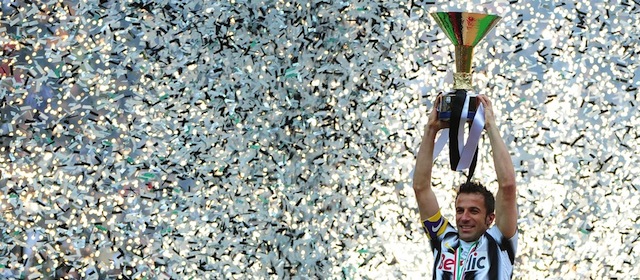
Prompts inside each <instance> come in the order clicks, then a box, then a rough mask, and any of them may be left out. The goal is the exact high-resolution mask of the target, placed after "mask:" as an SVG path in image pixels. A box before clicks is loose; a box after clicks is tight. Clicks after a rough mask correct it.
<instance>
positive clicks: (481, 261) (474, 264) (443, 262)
mask: <svg viewBox="0 0 640 280" xmlns="http://www.w3.org/2000/svg"><path fill="white" fill-rule="evenodd" d="M463 265H464V271H476V270H484V269H488V268H489V258H488V257H487V252H478V251H475V252H472V253H471V254H470V256H469V259H468V260H467V261H466V262H464V263H463ZM438 269H439V270H443V271H448V272H451V273H453V271H454V270H455V269H456V262H455V256H454V255H453V254H450V253H442V254H441V256H440V263H439V264H438Z"/></svg>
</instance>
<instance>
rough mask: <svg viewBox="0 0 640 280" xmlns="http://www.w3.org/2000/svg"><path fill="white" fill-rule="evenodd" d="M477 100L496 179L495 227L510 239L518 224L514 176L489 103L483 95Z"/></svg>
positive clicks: (509, 157)
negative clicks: (489, 144) (483, 118)
mask: <svg viewBox="0 0 640 280" xmlns="http://www.w3.org/2000/svg"><path fill="white" fill-rule="evenodd" d="M478 99H479V100H480V102H481V103H482V105H483V106H484V108H485V109H484V110H485V130H486V131H487V135H488V136H489V142H490V143H491V150H492V154H493V165H494V167H495V170H496V175H497V178H498V193H497V194H496V225H497V226H498V229H500V232H502V235H504V236H505V237H506V238H511V237H513V236H514V235H515V234H516V230H517V223H518V207H517V205H516V200H517V197H518V195H517V193H516V174H515V171H514V169H513V162H512V161H511V155H509V151H508V150H507V145H506V144H505V143H504V140H503V139H502V137H501V136H500V130H499V129H498V127H497V125H496V122H495V116H494V114H493V107H492V105H491V101H490V100H489V99H488V98H487V97H486V96H484V95H480V96H478Z"/></svg>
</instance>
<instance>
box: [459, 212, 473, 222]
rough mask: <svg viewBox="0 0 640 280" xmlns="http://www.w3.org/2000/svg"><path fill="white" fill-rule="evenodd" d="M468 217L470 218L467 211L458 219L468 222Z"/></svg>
mask: <svg viewBox="0 0 640 280" xmlns="http://www.w3.org/2000/svg"><path fill="white" fill-rule="evenodd" d="M470 217H471V216H470V215H469V211H464V212H462V216H461V217H460V219H461V220H464V221H468V220H469V219H470Z"/></svg>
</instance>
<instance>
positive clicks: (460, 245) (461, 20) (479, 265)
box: [413, 12, 518, 280]
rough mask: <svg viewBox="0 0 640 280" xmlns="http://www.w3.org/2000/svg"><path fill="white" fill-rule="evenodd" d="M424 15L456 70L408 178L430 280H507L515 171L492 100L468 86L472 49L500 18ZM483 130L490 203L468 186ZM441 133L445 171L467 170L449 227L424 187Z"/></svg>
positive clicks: (513, 241)
mask: <svg viewBox="0 0 640 280" xmlns="http://www.w3.org/2000/svg"><path fill="white" fill-rule="evenodd" d="M431 15H432V16H433V17H434V18H435V20H436V21H437V22H438V24H439V26H440V27H441V28H442V30H443V31H444V32H445V33H446V34H447V36H448V37H449V39H451V41H452V42H453V43H454V45H455V50H456V70H457V72H456V73H455V74H454V92H452V93H448V94H446V95H440V96H438V98H437V100H436V102H435V103H436V105H435V108H434V109H432V110H431V112H430V114H429V120H428V123H427V125H426V126H425V131H424V135H423V137H422V144H421V146H420V150H419V152H418V156H417V161H416V166H415V171H414V177H413V188H414V191H415V194H416V199H417V202H418V208H419V211H420V219H421V221H422V225H423V227H424V229H425V231H426V233H427V235H428V237H429V240H430V245H431V249H432V251H433V255H434V258H435V259H434V266H433V271H432V274H433V279H454V280H458V279H491V280H494V279H510V278H511V276H512V274H513V266H514V262H515V254H516V250H517V240H518V235H517V216H518V213H517V206H516V198H517V194H516V182H515V171H514V168H513V163H512V161H511V157H510V155H509V152H508V150H507V146H506V145H505V143H504V141H503V139H502V137H501V136H500V131H499V129H498V127H497V125H496V121H495V116H494V113H493V107H492V104H491V101H490V100H489V99H488V98H487V97H486V96H483V95H474V94H473V92H472V89H473V88H472V86H471V57H472V55H473V47H474V46H475V45H476V44H477V43H478V42H479V41H480V40H481V39H482V38H483V37H484V36H485V35H486V34H487V33H488V32H489V30H491V29H492V28H493V27H494V26H495V25H496V24H497V22H498V21H499V20H500V17H498V16H495V15H486V14H477V13H466V12H439V13H433V14H431ZM467 123H468V124H469V126H470V135H469V139H468V141H467V142H466V145H465V142H464V139H463V138H464V137H461V136H460V134H464V130H463V128H464V127H465V124H467ZM483 129H484V131H486V133H487V135H488V138H489V141H490V144H491V149H492V153H493V162H494V166H495V171H496V175H497V179H498V187H499V188H498V192H497V194H496V196H495V198H494V196H493V194H492V193H491V192H490V191H488V190H487V189H486V188H485V187H484V186H482V185H481V184H478V183H474V182H472V181H471V180H470V179H471V177H472V176H473V170H474V168H475V161H476V158H477V142H478V138H479V137H480V133H481V132H482V130H483ZM440 130H448V131H449V133H448V138H449V139H448V140H449V148H450V162H451V168H452V169H453V170H463V169H467V168H469V169H470V171H469V177H468V180H467V182H466V183H464V184H462V185H461V186H460V187H459V190H458V194H457V196H456V200H455V210H456V227H454V226H452V225H451V224H450V223H449V221H448V220H447V219H446V218H444V217H443V216H442V215H441V213H440V206H439V205H438V200H437V198H436V196H435V193H434V192H433V190H432V188H431V171H432V168H433V161H434V158H435V156H437V154H438V153H439V150H440V149H441V148H442V146H443V144H442V142H443V141H441V140H442V139H444V138H443V137H441V138H440V139H438V141H437V142H436V135H437V133H438V132H439V131H440ZM445 135H446V133H443V135H442V136H445ZM445 140H446V139H445ZM494 221H495V225H493V226H492V224H493V222H494Z"/></svg>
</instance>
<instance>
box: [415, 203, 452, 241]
mask: <svg viewBox="0 0 640 280" xmlns="http://www.w3.org/2000/svg"><path fill="white" fill-rule="evenodd" d="M422 227H423V228H424V230H425V232H426V233H427V237H429V240H435V239H437V238H438V236H440V235H442V234H444V233H445V231H446V230H447V228H448V227H449V221H448V220H447V219H445V218H444V217H443V216H442V214H440V210H438V212H437V213H435V214H434V215H433V216H431V217H430V218H428V219H426V220H424V221H422Z"/></svg>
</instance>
